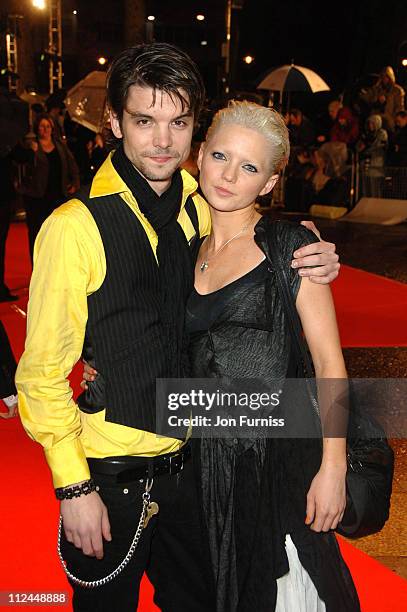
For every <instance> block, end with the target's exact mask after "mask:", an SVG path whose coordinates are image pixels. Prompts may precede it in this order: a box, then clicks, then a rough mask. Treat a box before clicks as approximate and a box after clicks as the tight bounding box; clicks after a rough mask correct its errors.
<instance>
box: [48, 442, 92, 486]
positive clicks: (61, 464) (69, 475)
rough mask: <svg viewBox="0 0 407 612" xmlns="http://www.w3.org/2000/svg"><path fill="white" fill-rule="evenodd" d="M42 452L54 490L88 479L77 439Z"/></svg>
mask: <svg viewBox="0 0 407 612" xmlns="http://www.w3.org/2000/svg"><path fill="white" fill-rule="evenodd" d="M44 450H45V458H46V460H47V463H48V466H49V468H50V470H51V472H52V481H53V483H54V487H55V488H56V489H58V488H59V487H67V486H68V485H71V484H75V483H77V482H81V481H82V480H88V479H89V478H90V472H89V466H88V463H87V461H86V456H85V453H84V450H83V446H82V444H81V442H80V440H79V439H76V440H72V441H71V442H69V443H66V444H58V446H54V447H53V448H50V449H44Z"/></svg>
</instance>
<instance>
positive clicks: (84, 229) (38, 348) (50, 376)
mask: <svg viewBox="0 0 407 612" xmlns="http://www.w3.org/2000/svg"><path fill="white" fill-rule="evenodd" d="M182 179H183V184H184V191H183V199H182V206H181V211H180V214H179V217H178V222H179V223H180V225H181V227H182V228H183V230H184V232H185V235H186V237H187V239H188V240H189V239H190V238H192V236H193V235H194V228H193V226H192V223H191V220H190V218H189V216H188V214H187V212H186V211H185V209H184V206H185V202H186V199H187V197H188V195H193V199H194V202H195V204H196V209H197V213H198V220H199V229H200V235H201V236H204V235H206V234H208V233H209V231H210V215H209V210H208V206H207V204H206V202H205V201H204V200H203V199H202V198H201V197H200V196H199V195H198V194H196V189H197V183H196V181H195V179H193V178H192V176H191V175H190V174H188V173H187V172H186V171H184V170H183V171H182ZM114 193H119V194H120V195H121V197H122V198H123V199H124V201H125V202H126V204H128V206H129V207H130V208H131V210H132V211H133V213H134V214H135V215H136V217H137V218H138V219H139V221H140V223H141V224H142V226H143V228H144V230H145V232H146V234H147V237H148V239H149V242H150V245H151V248H152V250H153V252H154V254H155V252H156V247H157V235H156V233H155V232H154V230H153V228H152V227H151V225H150V224H149V222H148V221H147V219H146V218H145V217H144V216H143V214H142V213H141V211H140V209H139V207H138V205H137V201H136V200H135V198H134V197H133V195H132V193H131V192H130V190H129V188H128V187H127V185H126V184H125V183H124V182H123V180H122V179H121V178H120V176H119V175H118V174H117V172H116V171H115V169H114V167H113V165H112V162H111V157H110V156H109V157H108V158H107V159H106V161H105V162H104V163H103V165H102V166H101V168H100V169H99V171H98V173H97V174H96V176H95V178H94V180H93V182H92V186H91V191H90V197H98V196H104V195H110V194H114ZM105 274H106V258H105V253H104V248H103V243H102V239H101V236H100V234H99V230H98V228H97V225H96V223H95V220H94V218H93V217H92V215H91V213H90V212H89V210H88V208H87V207H86V206H85V205H84V204H83V203H82V202H81V201H80V200H77V199H72V200H70V201H69V202H67V203H66V204H63V205H62V206H60V207H59V208H57V209H56V210H55V211H54V212H53V213H52V214H51V215H50V216H49V217H48V219H47V220H46V221H45V223H44V224H43V226H42V228H41V231H40V232H39V234H38V237H37V240H36V243H35V248H34V269H33V274H32V277H31V283H30V299H29V304H28V316H27V338H26V344H25V351H24V353H23V355H22V357H21V360H20V362H19V365H18V369H17V374H16V384H17V389H18V397H19V411H20V415H21V420H22V423H23V425H24V428H25V430H26V431H27V433H28V434H29V435H30V436H31V437H32V438H33V439H34V440H36V441H37V442H39V443H40V444H41V445H42V446H43V447H44V452H45V457H46V460H47V462H48V465H49V467H50V469H51V472H52V477H53V483H54V486H55V487H64V486H67V485H69V484H73V483H76V482H80V481H82V480H86V479H88V478H89V468H88V464H87V461H86V457H99V458H100V457H108V456H119V455H120V456H121V455H140V456H155V455H160V454H162V453H168V452H173V451H175V450H177V449H178V448H179V446H180V444H181V442H180V441H179V440H176V439H174V438H167V437H164V436H158V435H156V434H154V433H150V432H146V431H141V430H138V429H134V428H131V427H126V426H124V425H118V424H116V423H109V422H106V421H105V411H104V410H103V411H101V412H97V413H96V414H85V413H84V412H80V410H79V408H78V406H77V405H76V403H75V401H74V399H73V396H72V389H71V387H70V384H69V381H68V379H67V377H68V376H69V374H70V372H71V370H72V368H73V367H74V365H75V364H76V363H77V361H78V360H79V359H80V356H81V353H82V347H83V341H84V336H85V328H86V323H87V297H88V296H89V295H91V294H92V293H94V292H95V291H97V290H98V289H99V288H100V287H101V285H102V283H103V280H104V278H105Z"/></svg>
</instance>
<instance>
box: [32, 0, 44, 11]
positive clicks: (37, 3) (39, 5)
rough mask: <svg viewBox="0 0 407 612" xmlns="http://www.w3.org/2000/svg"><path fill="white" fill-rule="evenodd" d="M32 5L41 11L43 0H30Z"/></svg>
mask: <svg viewBox="0 0 407 612" xmlns="http://www.w3.org/2000/svg"><path fill="white" fill-rule="evenodd" d="M32 2H33V7H34V8H37V9H40V10H41V11H43V10H44V9H45V0H32Z"/></svg>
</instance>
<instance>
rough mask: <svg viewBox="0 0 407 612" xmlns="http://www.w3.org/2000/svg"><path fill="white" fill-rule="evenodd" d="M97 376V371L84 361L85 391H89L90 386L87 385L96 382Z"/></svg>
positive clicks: (82, 385) (82, 383)
mask: <svg viewBox="0 0 407 612" xmlns="http://www.w3.org/2000/svg"><path fill="white" fill-rule="evenodd" d="M97 375H98V373H97V370H95V369H94V368H92V366H90V365H89V364H88V362H87V361H85V360H83V374H82V382H81V387H82V389H85V391H87V389H88V385H87V384H86V383H87V382H92V381H94V380H95V378H96V376H97Z"/></svg>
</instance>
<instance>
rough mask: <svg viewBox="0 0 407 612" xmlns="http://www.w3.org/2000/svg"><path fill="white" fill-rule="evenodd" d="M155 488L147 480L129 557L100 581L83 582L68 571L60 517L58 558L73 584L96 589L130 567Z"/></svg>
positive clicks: (151, 481) (151, 482)
mask: <svg viewBox="0 0 407 612" xmlns="http://www.w3.org/2000/svg"><path fill="white" fill-rule="evenodd" d="M152 486H153V479H151V480H150V479H148V478H147V480H146V488H145V491H144V493H143V495H142V498H143V507H142V509H141V515H140V520H139V522H138V526H137V529H136V533H135V534H134V538H133V541H132V543H131V545H130V548H129V550H128V552H127V555H126V556H125V557H124V559H123V561H122V562H121V563H120V564H119V565H118V566H117V567H116V569H115V570H113V571H112V572H110V574H108V575H107V576H105V577H104V578H99V580H81V579H80V578H77V577H76V576H74V575H73V574H71V572H70V571H69V570H68V569H67V567H66V562H65V561H64V558H63V556H62V553H61V532H62V516H60V517H59V527H58V548H57V551H58V557H59V559H60V561H61V564H62V567H63V569H64V572H65V574H66V575H67V576H68V578H69V579H70V580H72V582H73V583H75V584H77V585H79V586H81V587H83V588H85V589H95V588H97V587H100V586H103V585H105V584H107V583H108V582H111V581H112V580H114V579H115V578H116V577H117V576H118V575H119V574H120V573H121V572H122V571H123V570H124V568H125V567H126V565H128V564H129V563H130V561H131V559H132V557H133V555H134V551H135V550H136V548H137V544H138V543H139V540H140V537H141V534H142V532H143V529H144V521H145V518H146V515H147V507H148V505H149V503H150V491H151V488H152Z"/></svg>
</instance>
